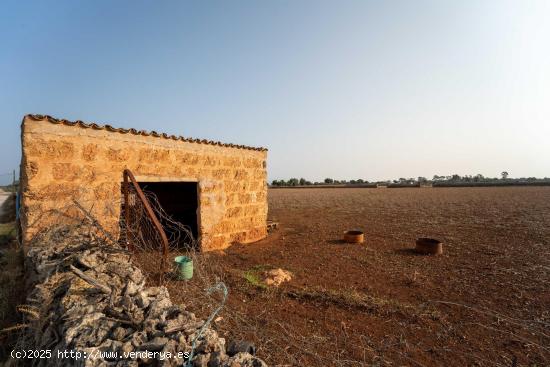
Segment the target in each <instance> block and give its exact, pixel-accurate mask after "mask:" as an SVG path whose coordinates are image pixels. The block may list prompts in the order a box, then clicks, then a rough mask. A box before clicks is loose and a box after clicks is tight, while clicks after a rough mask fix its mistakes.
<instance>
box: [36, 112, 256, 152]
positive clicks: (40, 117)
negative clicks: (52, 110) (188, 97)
mask: <svg viewBox="0 0 550 367" xmlns="http://www.w3.org/2000/svg"><path fill="white" fill-rule="evenodd" d="M26 117H27V118H30V119H31V120H35V121H42V120H47V121H49V122H50V123H52V124H63V125H67V126H76V127H81V128H84V129H94V130H106V131H109V132H113V133H120V134H132V135H142V136H152V137H156V138H164V139H172V140H180V141H185V142H188V143H196V144H208V145H218V146H221V147H228V148H236V149H248V150H256V151H267V149H266V148H262V147H258V148H256V147H249V146H246V145H237V144H227V143H222V142H219V141H212V140H206V139H194V138H186V137H183V136H176V135H168V134H165V133H158V132H156V131H154V130H153V131H146V130H136V129H134V128H130V129H124V128H119V127H113V126H111V125H98V124H96V123H94V122H91V123H86V122H83V121H80V120H76V121H69V120H65V119H57V118H55V117H52V116H49V115H35V114H29V115H27V116H26Z"/></svg>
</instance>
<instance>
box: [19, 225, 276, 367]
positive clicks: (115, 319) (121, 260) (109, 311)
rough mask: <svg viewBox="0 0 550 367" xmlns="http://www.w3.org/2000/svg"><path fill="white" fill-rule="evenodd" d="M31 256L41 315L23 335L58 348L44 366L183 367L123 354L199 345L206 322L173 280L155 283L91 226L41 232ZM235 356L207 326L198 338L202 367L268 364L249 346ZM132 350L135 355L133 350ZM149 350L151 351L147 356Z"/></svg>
mask: <svg viewBox="0 0 550 367" xmlns="http://www.w3.org/2000/svg"><path fill="white" fill-rule="evenodd" d="M34 241H35V243H33V246H32V247H31V248H30V250H29V251H28V254H27V256H26V262H27V264H26V270H27V273H28V276H27V281H28V287H29V289H31V291H30V292H29V293H28V294H29V296H28V303H29V305H30V307H34V308H35V309H36V310H37V311H38V314H39V317H37V318H36V320H35V321H33V322H32V323H31V327H30V328H28V329H27V332H26V334H25V335H24V337H23V338H22V340H23V342H22V343H23V345H24V346H25V347H26V348H27V349H33V350H51V351H52V355H53V356H54V357H53V358H51V359H44V360H35V361H34V363H35V364H36V365H38V366H52V365H59V366H66V365H78V366H120V367H122V366H143V365H152V366H182V365H185V364H184V360H182V359H177V358H166V359H165V360H159V359H154V358H146V356H144V358H126V359H123V358H122V357H121V356H123V353H130V352H144V351H149V352H151V353H153V352H162V353H163V355H164V356H167V355H168V353H170V354H171V355H172V356H176V355H177V353H178V352H181V353H184V352H189V353H190V352H191V348H192V342H193V340H194V339H195V337H196V336H197V333H198V332H199V329H200V328H201V327H202V326H203V324H204V321H203V320H199V319H197V318H196V317H195V315H194V314H193V313H191V312H189V311H187V310H185V308H184V306H181V305H174V304H172V302H171V301H170V298H169V295H168V291H167V289H166V288H165V287H147V286H146V285H145V279H144V276H143V274H142V272H141V271H140V269H138V268H137V267H136V266H134V265H133V264H132V263H131V261H130V256H129V254H128V253H127V252H125V251H124V250H122V249H119V248H118V247H117V246H112V245H107V244H106V243H105V241H103V240H101V239H98V237H96V236H94V235H93V233H90V231H88V230H85V229H83V228H78V227H73V228H68V227H64V228H59V229H57V230H52V231H49V232H48V233H47V234H46V235H44V236H37V237H36V238H35V240H34ZM71 350H72V351H79V352H83V353H84V352H85V353H87V354H88V356H91V355H94V354H96V353H98V352H102V353H106V352H110V353H111V355H113V354H112V353H117V355H118V356H119V357H120V358H97V359H91V358H88V359H81V360H75V359H60V358H57V357H56V356H57V353H58V352H64V351H71ZM231 354H232V355H228V352H227V350H226V345H225V340H224V339H223V338H220V337H219V336H218V334H217V333H216V331H215V330H213V329H211V328H210V327H207V328H205V329H204V331H203V334H202V336H201V337H200V338H199V339H198V340H197V342H196V348H195V352H194V358H193V360H192V365H193V366H197V367H199V366H200V367H239V366H243V367H265V366H266V364H265V363H264V362H263V361H261V360H260V359H258V358H256V357H254V356H252V355H250V354H248V353H243V352H238V353H237V351H234V352H232V353H231ZM127 355H128V354H127ZM142 356H143V355H142Z"/></svg>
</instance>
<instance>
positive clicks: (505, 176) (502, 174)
mask: <svg viewBox="0 0 550 367" xmlns="http://www.w3.org/2000/svg"><path fill="white" fill-rule="evenodd" d="M500 175H501V176H502V179H503V180H506V179H507V178H508V175H509V173H508V172H506V171H502V173H501V174H500Z"/></svg>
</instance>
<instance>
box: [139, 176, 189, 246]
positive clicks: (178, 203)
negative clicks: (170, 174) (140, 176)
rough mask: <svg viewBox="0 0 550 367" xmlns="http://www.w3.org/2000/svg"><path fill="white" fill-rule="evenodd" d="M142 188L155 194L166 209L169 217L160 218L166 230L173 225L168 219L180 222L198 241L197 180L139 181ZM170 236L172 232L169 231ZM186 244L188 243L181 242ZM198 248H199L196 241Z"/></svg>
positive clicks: (161, 205)
mask: <svg viewBox="0 0 550 367" xmlns="http://www.w3.org/2000/svg"><path fill="white" fill-rule="evenodd" d="M138 184H139V186H140V188H141V189H142V190H143V191H144V192H146V193H147V192H149V193H152V194H154V197H156V199H157V200H158V204H159V205H160V207H161V208H162V209H163V210H164V212H165V213H166V214H167V216H168V217H169V218H164V217H161V218H159V220H160V222H161V224H162V226H163V227H164V228H165V230H169V229H170V228H171V227H172V226H170V225H169V223H167V221H168V220H173V221H175V222H179V223H181V224H183V225H184V226H187V227H188V228H189V229H190V230H191V233H192V234H193V238H194V239H195V241H198V236H199V228H198V208H199V200H198V183H197V182H139V181H138ZM167 235H168V236H170V233H167ZM180 245H182V246H185V245H187V244H185V243H182V244H180ZM196 246H197V248H196V249H197V250H198V249H199V248H198V246H199V244H198V242H196Z"/></svg>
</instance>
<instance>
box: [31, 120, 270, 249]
mask: <svg viewBox="0 0 550 367" xmlns="http://www.w3.org/2000/svg"><path fill="white" fill-rule="evenodd" d="M22 148H23V154H22V162H21V173H22V174H21V190H22V206H21V224H22V229H23V240H24V241H29V240H30V239H31V238H32V236H33V235H34V234H35V233H37V232H38V231H39V230H40V229H42V228H45V227H47V226H49V225H51V224H52V223H57V222H59V221H60V220H67V221H69V220H71V218H74V216H75V215H77V213H74V212H73V211H74V205H72V202H73V200H77V201H79V202H80V203H81V204H82V205H83V206H85V207H86V208H87V209H89V210H90V211H91V214H92V215H93V216H94V217H95V218H97V219H98V220H99V222H100V223H101V225H102V226H103V227H105V229H106V230H108V231H110V232H114V233H116V232H118V227H119V218H120V201H121V182H122V172H123V170H124V169H126V168H127V169H130V170H131V171H132V172H133V173H134V175H135V176H136V179H137V180H138V181H193V182H198V192H199V208H198V215H197V217H198V227H199V236H200V240H201V248H202V249H203V250H214V249H223V248H225V247H227V246H229V245H230V244H231V243H233V242H241V243H249V242H254V241H257V240H260V239H262V238H264V237H265V236H266V219H267V184H266V179H267V177H266V176H267V175H266V159H267V151H266V150H265V149H257V148H248V147H231V146H224V145H222V144H220V143H212V142H205V141H182V140H175V139H172V138H170V137H162V136H159V135H158V134H149V135H144V134H142V133H140V132H136V131H124V132H121V130H118V129H114V128H111V127H109V126H98V125H93V124H92V125H86V124H83V123H76V124H75V123H70V122H67V121H64V120H55V119H52V118H49V117H43V116H35V115H29V116H26V117H25V118H24V120H23V123H22Z"/></svg>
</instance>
